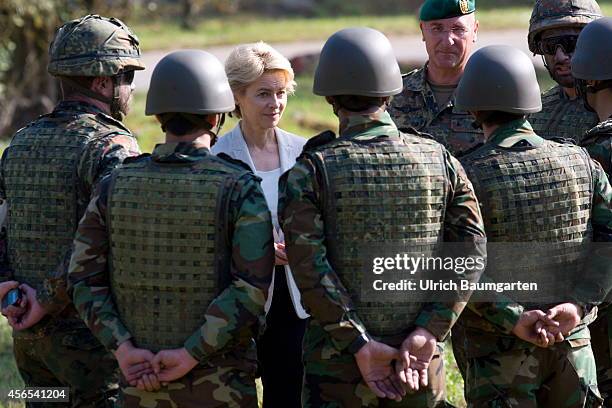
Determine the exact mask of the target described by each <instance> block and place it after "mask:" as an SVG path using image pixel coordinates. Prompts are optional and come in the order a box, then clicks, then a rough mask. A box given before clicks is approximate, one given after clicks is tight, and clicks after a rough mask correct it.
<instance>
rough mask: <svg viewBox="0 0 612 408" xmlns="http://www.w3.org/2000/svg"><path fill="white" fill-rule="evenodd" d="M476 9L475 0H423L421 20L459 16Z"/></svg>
mask: <svg viewBox="0 0 612 408" xmlns="http://www.w3.org/2000/svg"><path fill="white" fill-rule="evenodd" d="M474 11H476V0H425V3H423V6H421V13H420V14H419V19H420V20H421V21H431V20H441V19H443V18H451V17H459V16H463V15H465V14H470V13H473V12H474Z"/></svg>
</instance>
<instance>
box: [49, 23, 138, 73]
mask: <svg viewBox="0 0 612 408" xmlns="http://www.w3.org/2000/svg"><path fill="white" fill-rule="evenodd" d="M144 68H145V66H144V64H143V63H142V62H141V60H140V48H139V43H138V38H137V37H136V36H135V35H134V34H133V33H132V32H131V31H130V29H129V28H128V27H127V26H126V25H125V24H124V23H122V22H121V21H120V20H118V19H115V18H106V17H101V16H98V15H88V16H85V17H83V18H80V19H78V20H73V21H69V22H68V23H66V24H64V25H63V26H61V27H60V28H59V29H58V30H57V32H56V34H55V38H54V39H53V42H51V45H50V46H49V65H48V66H47V70H48V71H49V73H50V74H51V75H54V76H67V77H70V76H86V77H97V76H107V77H112V76H115V75H117V74H119V73H121V72H123V71H131V70H141V69H144Z"/></svg>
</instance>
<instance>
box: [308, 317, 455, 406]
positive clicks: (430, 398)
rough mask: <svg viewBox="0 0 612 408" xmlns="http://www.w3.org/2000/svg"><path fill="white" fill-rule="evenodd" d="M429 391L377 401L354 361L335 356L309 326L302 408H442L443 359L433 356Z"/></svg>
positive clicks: (322, 336) (320, 332) (318, 332)
mask: <svg viewBox="0 0 612 408" xmlns="http://www.w3.org/2000/svg"><path fill="white" fill-rule="evenodd" d="M428 374H429V387H428V388H427V389H425V390H422V391H419V392H418V393H416V394H411V395H407V396H405V397H404V398H403V399H402V401H401V402H395V401H392V400H390V399H381V398H378V397H376V395H375V394H374V393H373V392H372V391H371V390H370V389H369V388H368V386H367V385H366V384H365V382H364V381H363V378H362V377H361V373H360V372H359V368H358V367H357V363H356V362H355V357H354V356H353V354H352V353H349V352H339V351H337V349H335V348H334V346H333V345H332V343H331V339H330V338H329V337H328V336H327V334H326V333H324V331H323V329H321V328H320V326H317V325H313V324H312V323H311V324H310V326H309V327H308V329H307V331H306V335H305V337H304V386H303V387H302V407H303V408H358V407H367V408H385V407H389V408H392V407H397V408H400V407H410V408H431V407H435V408H442V407H447V406H448V405H447V404H446V402H445V372H444V359H443V358H442V354H441V353H436V355H435V356H434V358H433V359H432V362H431V365H430V368H429V373H428Z"/></svg>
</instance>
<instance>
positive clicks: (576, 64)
mask: <svg viewBox="0 0 612 408" xmlns="http://www.w3.org/2000/svg"><path fill="white" fill-rule="evenodd" d="M611 36H612V18H611V17H604V18H600V19H599V20H596V21H593V22H592V23H589V24H588V25H587V26H586V27H585V28H584V30H582V32H581V33H580V36H579V37H578V41H577V42H576V51H575V52H574V55H573V56H572V76H573V77H574V78H576V89H577V90H578V94H579V95H580V96H581V97H582V99H583V101H584V106H585V107H586V108H587V109H588V110H589V111H591V112H594V109H593V107H592V106H590V105H589V103H588V101H587V97H586V95H587V93H595V92H598V91H600V90H602V89H607V88H612V61H610V53H612V43H611V42H610V41H609V39H610V38H611ZM588 80H593V81H599V83H596V84H595V85H587V81H588Z"/></svg>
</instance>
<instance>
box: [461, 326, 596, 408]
mask: <svg viewBox="0 0 612 408" xmlns="http://www.w3.org/2000/svg"><path fill="white" fill-rule="evenodd" d="M472 334H474V335H476V334H475V333H469V332H468V338H470V339H471V338H472ZM478 335H480V334H478ZM468 367H469V368H468V373H467V379H466V384H465V388H466V395H465V397H466V401H467V402H468V406H469V407H474V408H514V407H516V408H597V407H602V405H601V401H602V400H601V397H600V396H599V393H598V391H597V385H596V383H597V379H596V374H595V361H594V359H593V352H592V350H591V347H590V345H589V344H588V342H587V344H584V345H576V346H572V345H570V344H569V343H568V342H563V343H558V344H556V345H554V346H552V347H550V348H547V349H545V348H540V347H536V346H531V347H528V348H524V349H511V350H506V351H502V352H499V353H496V354H495V355H488V356H482V357H475V358H471V359H469V364H468Z"/></svg>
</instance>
